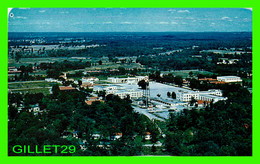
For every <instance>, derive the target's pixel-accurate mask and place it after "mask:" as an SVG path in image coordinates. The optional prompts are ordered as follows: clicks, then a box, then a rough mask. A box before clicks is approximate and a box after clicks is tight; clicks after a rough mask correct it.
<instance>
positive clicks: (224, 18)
mask: <svg viewBox="0 0 260 164" xmlns="http://www.w3.org/2000/svg"><path fill="white" fill-rule="evenodd" d="M221 19H222V20H227V19H230V18H229V17H222V18H221Z"/></svg>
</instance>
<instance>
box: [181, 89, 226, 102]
mask: <svg viewBox="0 0 260 164" xmlns="http://www.w3.org/2000/svg"><path fill="white" fill-rule="evenodd" d="M221 96H222V92H221V90H217V89H214V90H213V89H212V90H208V91H183V90H179V91H178V92H177V93H176V99H177V100H179V101H184V102H188V101H191V100H192V98H194V99H195V100H203V101H213V102H218V101H220V100H227V98H226V97H221Z"/></svg>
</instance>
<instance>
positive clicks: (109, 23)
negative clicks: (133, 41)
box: [103, 22, 112, 24]
mask: <svg viewBox="0 0 260 164" xmlns="http://www.w3.org/2000/svg"><path fill="white" fill-rule="evenodd" d="M103 24H112V22H103Z"/></svg>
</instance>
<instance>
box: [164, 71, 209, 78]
mask: <svg viewBox="0 0 260 164" xmlns="http://www.w3.org/2000/svg"><path fill="white" fill-rule="evenodd" d="M190 72H192V73H193V76H197V75H198V74H202V75H212V74H213V73H212V72H208V71H199V70H180V71H179V70H178V71H162V72H161V73H166V74H167V73H172V74H173V75H174V76H181V77H182V78H187V77H189V73H190Z"/></svg>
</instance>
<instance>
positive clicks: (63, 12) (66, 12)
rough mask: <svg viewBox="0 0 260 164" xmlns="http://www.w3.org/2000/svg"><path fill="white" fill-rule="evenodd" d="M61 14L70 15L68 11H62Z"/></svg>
mask: <svg viewBox="0 0 260 164" xmlns="http://www.w3.org/2000/svg"><path fill="white" fill-rule="evenodd" d="M60 13H61V14H68V13H69V12H68V11H61V12H60Z"/></svg>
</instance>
